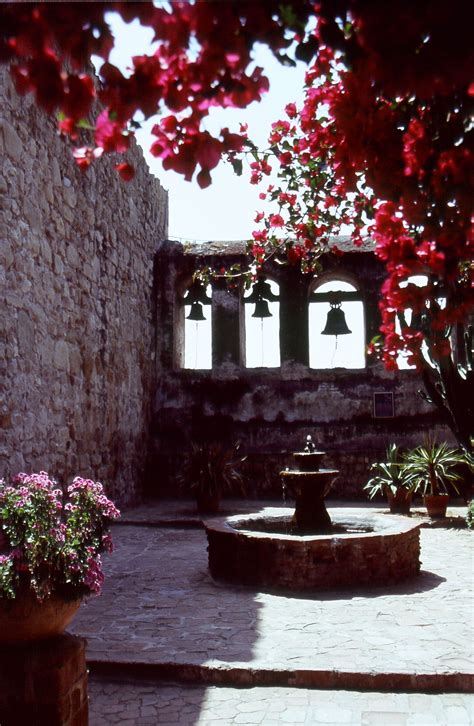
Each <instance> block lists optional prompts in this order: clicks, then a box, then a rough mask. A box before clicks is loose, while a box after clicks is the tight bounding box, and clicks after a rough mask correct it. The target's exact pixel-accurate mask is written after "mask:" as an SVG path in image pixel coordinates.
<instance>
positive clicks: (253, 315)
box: [244, 277, 280, 368]
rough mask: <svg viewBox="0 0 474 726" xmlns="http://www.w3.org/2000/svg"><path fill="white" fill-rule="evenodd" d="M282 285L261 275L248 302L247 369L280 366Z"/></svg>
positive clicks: (246, 321)
mask: <svg viewBox="0 0 474 726" xmlns="http://www.w3.org/2000/svg"><path fill="white" fill-rule="evenodd" d="M279 290H280V288H279V286H278V284H277V283H276V282H274V281H273V280H267V279H266V278H265V277H259V278H258V280H257V281H256V282H255V283H254V284H253V286H252V289H251V292H250V294H249V295H247V297H244V302H245V359H246V365H247V368H277V367H278V366H279V365H280V303H279Z"/></svg>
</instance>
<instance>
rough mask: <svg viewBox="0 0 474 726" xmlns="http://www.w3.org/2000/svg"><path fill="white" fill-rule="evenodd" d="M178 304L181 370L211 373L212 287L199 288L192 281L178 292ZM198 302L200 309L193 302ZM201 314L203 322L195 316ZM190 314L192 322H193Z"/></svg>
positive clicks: (178, 339)
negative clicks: (209, 371)
mask: <svg viewBox="0 0 474 726" xmlns="http://www.w3.org/2000/svg"><path fill="white" fill-rule="evenodd" d="M178 297H179V304H178V306H177V308H178V317H179V319H178V320H177V321H176V329H177V335H176V341H177V345H178V346H179V350H178V351H177V354H178V355H177V357H178V361H179V363H180V367H181V368H190V369H195V370H210V369H211V368H212V288H211V285H206V286H204V285H202V286H200V287H199V286H196V284H195V283H193V282H191V281H189V282H188V284H187V285H186V284H184V285H181V294H180V291H179V290H178ZM193 302H197V307H193V305H192V303H193ZM199 312H201V313H202V316H203V319H202V320H199V319H193V315H194V316H195V317H199V315H196V313H199ZM190 315H191V319H190Z"/></svg>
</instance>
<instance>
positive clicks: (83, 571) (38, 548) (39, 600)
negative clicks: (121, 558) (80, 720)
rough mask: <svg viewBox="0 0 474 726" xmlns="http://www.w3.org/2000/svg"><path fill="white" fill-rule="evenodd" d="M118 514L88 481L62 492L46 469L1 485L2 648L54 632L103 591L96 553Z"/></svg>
mask: <svg viewBox="0 0 474 726" xmlns="http://www.w3.org/2000/svg"><path fill="white" fill-rule="evenodd" d="M119 516H120V513H119V511H118V509H117V508H116V507H115V506H114V504H113V503H112V502H111V501H110V499H108V498H107V497H106V496H105V494H104V490H103V487H102V485H101V484H99V483H98V482H97V483H96V482H93V481H91V480H89V479H82V478H81V477H76V478H75V479H74V481H73V482H72V484H71V485H70V486H69V487H68V488H67V492H66V493H63V491H62V489H61V488H60V487H59V486H58V485H57V483H56V482H55V481H54V480H53V479H52V478H50V477H49V475H48V474H47V473H46V472H40V473H39V474H23V473H22V474H18V476H17V477H15V479H14V480H13V482H12V484H11V485H7V484H6V483H5V481H4V480H0V532H1V534H2V537H1V540H0V643H11V642H25V641H28V640H37V639H40V638H45V637H49V636H51V635H56V634H58V633H60V632H62V631H63V630H64V628H65V627H66V626H67V625H68V623H69V622H70V621H71V620H72V618H73V616H74V613H75V612H76V610H77V608H78V607H79V605H80V603H81V601H82V599H83V598H84V597H85V596H87V595H91V594H98V593H100V590H101V586H102V582H103V579H104V576H103V573H102V562H101V553H102V552H104V551H111V549H112V540H111V537H110V534H109V524H110V522H111V521H112V520H114V519H117V518H118V517H119Z"/></svg>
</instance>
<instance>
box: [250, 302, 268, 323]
mask: <svg viewBox="0 0 474 726" xmlns="http://www.w3.org/2000/svg"><path fill="white" fill-rule="evenodd" d="M271 317H272V314H271V312H270V310H269V308H268V301H267V300H257V302H256V303H255V310H254V311H253V313H252V318H261V319H263V318H271Z"/></svg>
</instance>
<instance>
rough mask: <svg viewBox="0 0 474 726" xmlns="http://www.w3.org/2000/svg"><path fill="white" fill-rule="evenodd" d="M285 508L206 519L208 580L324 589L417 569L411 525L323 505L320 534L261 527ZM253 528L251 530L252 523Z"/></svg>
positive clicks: (382, 580)
mask: <svg viewBox="0 0 474 726" xmlns="http://www.w3.org/2000/svg"><path fill="white" fill-rule="evenodd" d="M292 514H293V510H290V509H288V510H282V509H265V510H263V511H262V512H259V513H257V514H251V515H245V516H243V515H236V516H232V517H222V518H219V519H213V520H207V521H206V522H205V523H204V525H205V528H206V533H207V538H208V552H209V569H210V571H211V575H212V576H213V577H214V578H215V579H216V580H223V581H226V582H234V583H241V584H244V585H251V586H253V587H256V588H258V589H261V590H274V589H275V590H280V589H282V590H299V591H301V590H329V589H335V588H346V587H351V588H356V587H360V586H361V585H389V584H393V583H397V582H400V581H402V580H406V579H409V578H411V577H415V576H416V575H418V574H419V571H420V537H419V524H417V523H414V522H411V521H409V520H406V519H404V518H402V517H397V516H390V515H385V514H380V513H377V512H371V511H367V510H364V511H361V510H335V509H333V510H331V521H332V522H333V524H334V527H335V529H336V530H338V529H340V528H342V529H344V528H345V529H346V530H352V531H347V532H346V533H341V532H340V531H335V532H327V533H324V534H304V535H294V534H283V533H278V532H277V533H275V532H268V531H262V529H261V528H262V519H263V520H265V521H266V523H267V526H268V527H269V528H271V527H272V526H273V525H275V526H274V527H273V528H274V529H279V528H281V526H282V524H283V525H284V522H285V521H286V522H288V525H290V523H291V520H292ZM253 523H254V526H256V527H257V528H260V529H256V530H252V526H253Z"/></svg>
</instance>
